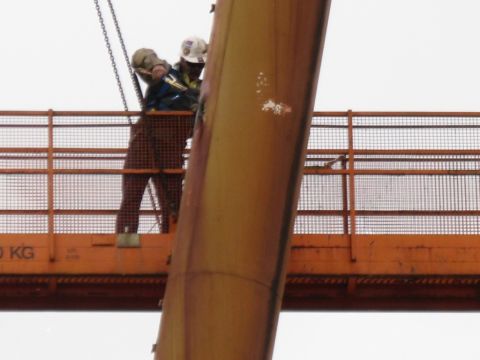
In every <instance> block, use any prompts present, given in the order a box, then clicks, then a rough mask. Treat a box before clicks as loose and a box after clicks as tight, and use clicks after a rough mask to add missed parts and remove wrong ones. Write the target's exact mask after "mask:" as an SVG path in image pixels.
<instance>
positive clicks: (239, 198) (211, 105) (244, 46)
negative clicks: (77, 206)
mask: <svg viewBox="0 0 480 360" xmlns="http://www.w3.org/2000/svg"><path fill="white" fill-rule="evenodd" d="M329 5H330V1H328V0H323V1H320V0H302V1H297V0H284V1H272V0H270V1H260V2H259V1H256V0H242V1H234V0H223V1H219V2H218V3H217V6H216V11H215V25H214V29H213V33H212V43H211V48H210V52H209V62H208V63H207V68H206V75H205V80H204V83H203V85H202V99H203V100H205V99H206V110H205V114H204V116H203V117H200V118H199V122H198V126H197V127H196V130H195V133H194V138H193V146H192V152H191V156H190V160H189V167H188V170H187V176H186V185H185V190H184V193H183V198H182V205H181V209H180V218H179V224H178V230H177V231H178V232H177V237H176V246H175V249H174V251H173V257H172V268H171V270H170V273H169V280H168V283H167V290H166V296H165V301H164V312H163V315H162V323H161V329H160V333H159V339H158V342H157V347H156V351H155V359H193V358H195V359H199V360H201V359H208V360H210V359H228V360H234V359H252V360H257V359H269V358H271V356H272V352H273V343H274V338H275V332H276V324H277V320H278V312H279V310H280V305H281V299H282V294H283V285H284V279H285V274H286V269H285V267H286V261H287V259H288V254H289V244H290V238H291V234H292V230H293V220H294V213H295V211H296V205H297V199H298V193H299V185H300V179H301V172H302V168H303V162H304V158H305V147H306V140H307V138H308V129H309V125H310V119H311V114H312V109H313V99H314V92H315V89H316V83H317V76H318V72H319V64H320V57H321V53H322V50H323V40H324V36H325V31H326V23H327V19H328V12H329ZM206 329H208V330H207V331H206Z"/></svg>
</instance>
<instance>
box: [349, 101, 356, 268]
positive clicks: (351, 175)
mask: <svg viewBox="0 0 480 360" xmlns="http://www.w3.org/2000/svg"><path fill="white" fill-rule="evenodd" d="M348 177H349V190H350V258H351V260H352V261H356V260H357V239H356V232H357V229H356V224H357V220H356V212H355V151H354V148H353V113H352V110H348Z"/></svg>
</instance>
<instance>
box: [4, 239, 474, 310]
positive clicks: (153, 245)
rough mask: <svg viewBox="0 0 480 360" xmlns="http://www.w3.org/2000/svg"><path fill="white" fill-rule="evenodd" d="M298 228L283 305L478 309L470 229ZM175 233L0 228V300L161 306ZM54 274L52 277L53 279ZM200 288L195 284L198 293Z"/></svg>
mask: <svg viewBox="0 0 480 360" xmlns="http://www.w3.org/2000/svg"><path fill="white" fill-rule="evenodd" d="M357 240H358V247H357V261H356V262H351V260H350V248H349V246H350V245H349V244H350V241H349V238H348V235H295V236H294V237H293V241H292V252H291V257H290V260H289V265H288V277H287V285H286V290H285V294H284V297H283V308H284V309H297V310H302V309H309V310H324V309H337V310H342V309H343V310H345V309H356V310H361V309H377V310H378V309H384V310H398V309H403V310H418V309H423V310H468V309H470V310H479V309H480V299H479V298H478V286H480V262H479V261H478V259H479V258H480V242H479V241H478V236H472V235H357ZM172 242H173V235H142V236H141V244H142V246H141V247H140V248H117V247H116V238H115V235H98V234H81V235H80V234H57V241H56V254H57V256H56V261H55V262H50V261H49V251H48V234H29V235H25V234H10V235H0V244H1V245H0V274H1V276H0V309H2V310H4V309H24V310H31V309H37V310H39V309H50V310H59V309H72V310H75V309H76V310H84V309H104V310H122V309H123V310H156V309H158V299H159V298H163V294H164V287H165V283H166V276H167V272H168V271H169V265H168V261H167V260H168V256H169V254H170V253H171V252H170V251H171V246H172ZM53 283H54V285H52V284H53ZM192 296H196V293H194V294H192Z"/></svg>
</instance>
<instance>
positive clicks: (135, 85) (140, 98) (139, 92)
mask: <svg viewBox="0 0 480 360" xmlns="http://www.w3.org/2000/svg"><path fill="white" fill-rule="evenodd" d="M107 2H108V7H109V8H110V13H111V14H112V19H113V22H114V24H115V29H116V30H117V36H118V40H119V41H120V46H121V47H122V53H123V58H124V60H125V63H126V64H127V68H128V73H129V74H130V79H131V80H132V84H133V88H134V90H135V95H136V96H137V100H138V104H139V105H140V108H141V109H142V110H144V108H145V104H144V102H143V96H142V89H141V88H140V84H139V83H138V79H137V77H136V75H135V72H134V71H133V68H132V64H131V63H130V59H129V57H128V52H127V47H126V46H125V42H124V41H123V36H122V32H121V31H120V25H119V23H118V19H117V15H116V14H115V9H114V8H113V4H112V1H111V0H107Z"/></svg>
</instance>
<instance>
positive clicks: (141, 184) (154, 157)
mask: <svg viewBox="0 0 480 360" xmlns="http://www.w3.org/2000/svg"><path fill="white" fill-rule="evenodd" d="M207 48H208V46H207V43H206V42H205V41H204V40H203V39H200V38H198V37H189V38H187V39H185V40H184V41H183V42H182V45H181V49H180V61H179V62H178V63H176V64H175V65H173V66H172V65H170V64H169V63H167V62H166V61H165V60H162V59H160V58H159V57H158V56H157V54H156V53H155V51H153V50H151V49H146V48H143V49H139V50H137V51H136V52H135V53H134V55H133V58H132V65H133V68H134V69H135V72H136V73H137V74H138V75H139V76H140V77H141V78H142V80H144V81H145V82H146V83H147V84H148V89H147V93H146V96H145V108H146V110H147V111H151V110H157V111H164V110H165V111H175V110H191V111H196V110H197V108H198V97H199V93H200V86H201V79H200V76H201V74H202V71H203V68H204V66H205V62H206V60H207ZM193 124H194V117H193V116H191V117H187V118H185V117H168V118H165V117H158V116H149V115H148V113H147V115H146V116H144V117H142V119H141V120H140V121H139V122H138V123H137V124H136V125H135V126H134V128H133V129H132V137H131V139H130V145H129V148H128V153H127V157H126V160H125V165H124V168H125V169H152V168H154V169H179V168H180V169H181V168H182V166H183V151H184V149H185V143H186V141H187V139H188V138H189V137H191V135H192V132H193ZM150 177H152V175H150V174H141V175H137V174H125V175H124V176H123V181H122V192H123V196H122V202H121V205H120V210H119V213H118V216H117V223H116V232H117V233H125V232H127V233H136V232H137V231H138V225H139V210H140V205H141V202H142V198H143V194H144V192H145V188H146V186H147V184H148V181H149V179H150ZM153 182H154V185H155V190H156V194H157V196H158V200H159V204H160V207H161V214H162V216H161V219H162V222H161V232H168V231H169V219H172V218H173V220H174V221H175V220H176V218H177V217H178V210H179V206H180V197H181V190H182V176H181V175H179V174H171V175H170V174H169V175H167V174H161V175H153Z"/></svg>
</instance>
